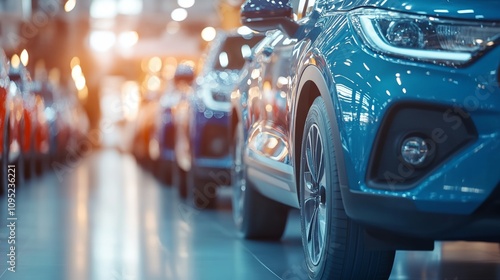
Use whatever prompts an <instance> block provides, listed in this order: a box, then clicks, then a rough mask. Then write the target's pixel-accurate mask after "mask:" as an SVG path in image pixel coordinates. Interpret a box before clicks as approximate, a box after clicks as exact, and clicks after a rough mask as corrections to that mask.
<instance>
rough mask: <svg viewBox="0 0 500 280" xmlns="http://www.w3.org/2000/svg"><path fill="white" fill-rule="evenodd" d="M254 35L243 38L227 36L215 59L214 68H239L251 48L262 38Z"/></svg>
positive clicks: (220, 69)
mask: <svg viewBox="0 0 500 280" xmlns="http://www.w3.org/2000/svg"><path fill="white" fill-rule="evenodd" d="M262 38H263V37H262V36H260V35H256V36H252V37H251V38H247V39H245V38H244V37H228V38H227V39H226V41H225V42H224V44H223V45H222V48H221V51H220V52H219V56H218V57H217V58H216V59H215V67H214V69H215V70H219V71H222V70H240V69H241V68H242V67H243V64H245V58H246V57H248V56H250V54H251V53H252V51H251V49H252V48H253V46H254V45H255V44H257V43H258V42H259V41H260V40H262Z"/></svg>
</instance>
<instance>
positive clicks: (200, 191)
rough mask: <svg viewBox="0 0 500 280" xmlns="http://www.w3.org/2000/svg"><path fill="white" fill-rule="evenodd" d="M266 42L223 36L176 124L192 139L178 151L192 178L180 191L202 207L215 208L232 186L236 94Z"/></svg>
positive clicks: (208, 56) (183, 168)
mask: <svg viewBox="0 0 500 280" xmlns="http://www.w3.org/2000/svg"><path fill="white" fill-rule="evenodd" d="M240 33H243V32H241V30H240ZM262 38H263V36H262V35H255V34H253V33H251V32H250V33H243V34H239V33H237V32H222V31H221V32H219V33H218V35H217V37H216V38H215V40H214V41H213V42H212V43H211V46H210V48H209V50H208V52H207V54H206V57H205V58H204V62H203V64H202V65H203V66H202V67H201V72H200V73H199V75H198V76H197V78H196V80H195V83H194V85H193V95H192V98H191V100H190V102H189V104H188V108H186V109H182V111H181V115H179V116H176V117H177V118H179V119H180V120H179V122H177V121H176V123H179V127H180V129H179V130H178V131H179V133H183V134H184V135H177V137H180V138H184V139H187V141H180V142H177V141H176V145H177V144H178V143H180V144H179V145H183V147H179V148H177V147H176V150H177V151H176V159H177V161H178V164H177V166H179V167H180V169H181V170H179V171H178V172H176V174H179V175H181V177H185V176H186V174H188V175H187V177H186V178H181V179H180V180H178V181H179V182H181V183H179V192H180V194H181V196H187V197H188V199H190V200H191V201H192V202H193V203H194V205H195V206H196V207H198V208H213V207H214V206H215V202H216V190H217V187H218V186H220V185H229V184H230V173H229V170H230V167H231V164H232V160H231V156H230V149H229V143H230V141H229V139H228V137H227V136H228V131H229V130H228V129H229V117H228V115H229V109H230V104H231V103H230V94H231V91H232V89H233V88H234V85H235V82H236V81H237V79H238V75H239V71H240V70H241V67H242V66H243V65H244V63H245V56H247V55H249V54H250V53H251V48H252V47H253V46H254V45H255V44H256V43H257V42H259V41H260V40H261V39H262ZM182 114H187V115H182ZM179 161H182V162H179ZM185 179H187V180H185ZM184 182H187V183H184Z"/></svg>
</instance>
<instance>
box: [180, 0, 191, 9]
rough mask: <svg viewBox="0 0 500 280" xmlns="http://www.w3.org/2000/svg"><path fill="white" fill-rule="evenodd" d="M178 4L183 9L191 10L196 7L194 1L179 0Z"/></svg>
mask: <svg viewBox="0 0 500 280" xmlns="http://www.w3.org/2000/svg"><path fill="white" fill-rule="evenodd" d="M177 4H178V5H179V6H180V7H181V8H185V9H187V8H191V7H193V5H194V0H177Z"/></svg>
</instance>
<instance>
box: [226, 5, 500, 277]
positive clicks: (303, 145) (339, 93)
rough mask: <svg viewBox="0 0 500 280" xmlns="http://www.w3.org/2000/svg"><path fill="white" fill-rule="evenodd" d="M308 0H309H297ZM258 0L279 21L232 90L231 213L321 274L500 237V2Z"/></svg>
mask: <svg viewBox="0 0 500 280" xmlns="http://www.w3.org/2000/svg"><path fill="white" fill-rule="evenodd" d="M297 2H298V1H297ZM294 4H295V7H296V8H297V11H298V12H297V15H298V19H297V20H295V19H293V17H292V12H293V7H292V5H290V4H289V3H288V1H263V0H262V1H257V0H248V1H246V2H245V4H244V5H243V6H242V12H241V16H242V20H243V22H244V23H245V24H247V25H248V26H249V27H251V28H253V29H255V30H258V31H269V30H274V29H277V30H276V31H274V32H272V33H268V36H267V37H266V38H265V39H264V40H263V42H262V43H261V44H259V45H258V46H257V47H256V48H255V55H254V58H253V60H252V61H251V62H249V63H248V64H247V65H246V66H245V68H244V71H243V73H242V75H241V77H240V81H239V83H238V84H239V86H238V89H237V90H236V91H235V92H234V93H233V99H232V101H233V102H232V104H233V111H232V118H231V119H232V125H231V128H232V131H231V135H232V137H233V139H234V142H233V143H234V144H233V147H234V152H233V154H234V167H233V169H232V174H233V175H232V177H233V179H232V182H233V214H234V217H235V222H236V225H237V227H238V228H239V230H240V231H241V232H242V233H243V235H244V236H245V237H247V238H271V239H277V238H280V237H281V235H282V233H283V230H284V228H285V225H286V219H287V210H288V207H294V208H299V209H300V212H301V232H302V243H303V248H304V252H305V257H306V264H307V268H308V272H309V276H310V278H311V279H387V278H388V277H389V275H390V273H391V268H392V264H393V260H394V253H395V250H405V249H409V250H430V249H432V248H433V244H434V241H435V240H469V241H486V242H499V241H500V173H499V172H498V171H497V167H496V165H495V164H492V163H494V162H497V161H498V160H499V159H500V146H499V145H498V143H499V141H500V123H499V122H498V118H499V116H500V87H499V83H500V81H499V80H500V78H499V76H500V75H499V65H500V47H498V44H499V43H500V2H498V1H474V2H472V1H455V0H451V1H434V2H428V1H407V2H401V1H345V2H343V1H319V0H318V1H300V3H295V2H294Z"/></svg>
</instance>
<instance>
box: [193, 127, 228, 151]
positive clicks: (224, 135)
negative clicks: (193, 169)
mask: <svg viewBox="0 0 500 280" xmlns="http://www.w3.org/2000/svg"><path fill="white" fill-rule="evenodd" d="M228 133H229V132H228V129H227V127H226V126H225V125H207V126H205V127H204V128H203V131H202V134H201V137H200V139H199V140H200V147H199V148H200V156H202V157H212V158H219V157H224V156H226V155H227V153H228V152H229V141H228Z"/></svg>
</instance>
